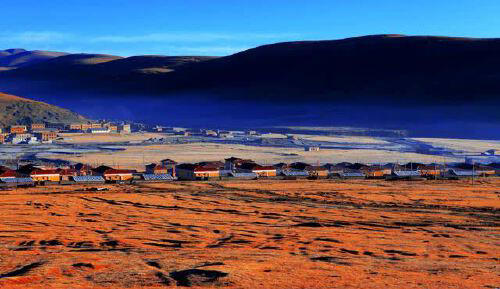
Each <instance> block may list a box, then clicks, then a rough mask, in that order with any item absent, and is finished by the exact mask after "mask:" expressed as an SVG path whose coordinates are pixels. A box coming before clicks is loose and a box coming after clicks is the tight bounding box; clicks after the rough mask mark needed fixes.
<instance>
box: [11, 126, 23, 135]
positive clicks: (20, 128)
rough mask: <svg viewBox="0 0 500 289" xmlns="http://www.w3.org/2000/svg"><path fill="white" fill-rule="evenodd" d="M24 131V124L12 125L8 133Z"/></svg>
mask: <svg viewBox="0 0 500 289" xmlns="http://www.w3.org/2000/svg"><path fill="white" fill-rule="evenodd" d="M25 132H26V127H25V126H13V127H11V128H10V133H25Z"/></svg>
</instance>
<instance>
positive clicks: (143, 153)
mask: <svg viewBox="0 0 500 289" xmlns="http://www.w3.org/2000/svg"><path fill="white" fill-rule="evenodd" d="M122 147H123V148H124V149H125V150H120V151H114V152H110V151H109V152H99V153H85V154H75V155H73V154H58V153H47V154H43V153H40V154H39V156H40V157H44V158H48V159H61V160H67V161H72V162H82V163H89V164H94V165H95V164H107V165H111V166H119V167H121V168H131V169H137V170H144V165H146V164H149V163H151V162H159V161H160V160H163V159H165V158H170V159H173V160H175V161H177V162H179V163H183V162H191V163H195V162H199V161H216V160H224V158H228V157H231V156H235V157H240V158H249V159H252V160H254V161H256V162H258V163H261V164H275V163H279V162H287V163H292V162H299V161H300V162H307V163H314V164H315V163H321V164H324V163H339V162H344V161H349V162H362V163H386V162H401V163H405V162H410V161H416V162H423V163H432V162H443V161H446V162H453V161H457V160H459V159H455V158H449V157H440V156H432V155H426V154H419V153H409V152H398V151H387V150H375V149H334V150H326V149H325V150H321V151H319V152H306V151H304V149H302V148H282V147H260V146H247V145H238V144H214V143H189V144H165V145H141V146H122Z"/></svg>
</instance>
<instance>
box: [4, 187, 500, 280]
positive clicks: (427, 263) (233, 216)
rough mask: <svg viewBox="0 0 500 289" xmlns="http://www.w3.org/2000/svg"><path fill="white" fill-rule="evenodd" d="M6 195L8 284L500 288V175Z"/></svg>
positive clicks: (41, 190) (50, 190) (62, 189)
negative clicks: (471, 178) (448, 178)
mask: <svg viewBox="0 0 500 289" xmlns="http://www.w3.org/2000/svg"><path fill="white" fill-rule="evenodd" d="M102 187H106V188H108V189H109V191H92V186H77V187H74V186H71V187H69V186H49V187H37V188H25V189H17V190H12V191H1V192H0V194H1V195H0V198H1V202H0V211H1V218H0V288H161V287H176V286H179V287H223V288H497V287H499V286H500V277H499V274H500V267H499V256H500V246H499V244H500V237H499V236H500V235H499V234H500V230H499V225H500V217H499V216H500V215H499V210H500V199H499V197H500V180H499V179H498V178H489V179H479V180H476V181H475V183H474V186H472V184H471V182H470V180H461V181H420V182H388V181H383V180H296V181H282V180H258V181H214V182H175V183H157V184H140V185H103V186H102Z"/></svg>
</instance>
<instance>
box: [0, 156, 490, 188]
mask: <svg viewBox="0 0 500 289" xmlns="http://www.w3.org/2000/svg"><path fill="white" fill-rule="evenodd" d="M498 176H500V167H499V166H498V164H491V166H485V165H477V164H467V163H460V164H454V165H451V166H446V165H443V164H436V163H434V164H422V163H412V162H410V163H407V164H404V165H400V164H394V163H387V164H384V165H382V164H377V165H373V164H372V165H369V164H361V163H348V162H343V163H338V164H323V165H319V164H317V165H312V164H307V163H304V162H295V163H291V164H287V163H277V164H274V165H261V164H258V163H256V162H254V161H252V160H250V159H241V158H237V157H230V158H227V159H225V160H224V161H203V162H198V163H180V164H179V163H177V162H176V161H174V160H172V159H164V160H162V161H161V162H159V163H151V164H148V165H146V166H145V168H144V170H143V171H137V170H132V169H126V168H113V167H110V166H107V165H100V166H97V167H93V166H91V165H89V164H83V163H78V164H73V165H69V166H62V167H54V166H52V165H36V164H25V165H21V166H19V167H17V168H10V167H6V166H0V187H2V188H12V187H27V186H45V185H72V184H104V183H115V184H134V183H144V182H171V181H216V180H238V179H240V180H259V179H276V180H296V179H309V180H317V179H331V180H335V179H338V180H342V179H385V180H388V181H391V180H406V181H417V180H438V179H439V180H443V179H446V180H458V179H464V178H469V179H471V180H472V181H474V178H476V179H477V178H484V177H498Z"/></svg>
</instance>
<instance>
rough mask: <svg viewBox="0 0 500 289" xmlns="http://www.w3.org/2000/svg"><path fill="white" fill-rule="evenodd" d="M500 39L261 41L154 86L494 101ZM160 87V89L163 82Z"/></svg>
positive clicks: (499, 80)
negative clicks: (262, 44) (264, 43)
mask: <svg viewBox="0 0 500 289" xmlns="http://www.w3.org/2000/svg"><path fill="white" fill-rule="evenodd" d="M499 52H500V39H469V38H449V37H427V36H412V37H409V36H401V35H376V36H366V37H357V38H348V39H342V40H328V41H302V42H287V43H277V44H272V45H265V46H261V47H257V48H254V49H249V50H247V51H244V52H240V53H237V54H234V55H231V56H227V57H222V58H219V59H214V60H211V61H206V62H202V63H199V64H197V65H190V66H186V67H183V68H181V69H180V70H178V71H176V73H173V74H170V75H164V76H163V78H162V80H161V82H159V85H158V87H160V88H162V87H163V88H164V89H165V90H169V89H215V90H216V91H218V92H219V93H228V94H234V93H235V92H237V93H239V94H240V95H242V96H243V97H248V96H251V97H252V99H255V98H267V97H270V96H272V97H276V98H285V99H288V100H290V99H293V101H301V100H303V99H304V98H303V96H304V95H307V96H308V98H309V99H310V98H315V99H320V100H326V101H341V102H353V101H354V102H356V101H359V100H362V101H367V102H383V101H389V102H391V103H393V102H394V101H396V102H399V103H406V102H407V101H408V100H411V98H413V97H418V101H422V100H432V101H436V102H443V103H449V102H456V101H460V102H463V101H466V102H468V101H477V100H484V101H491V100H493V101H495V102H496V103H498V94H499V93H500V72H498V67H499V65H500V53H499ZM162 85H163V86H162Z"/></svg>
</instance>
